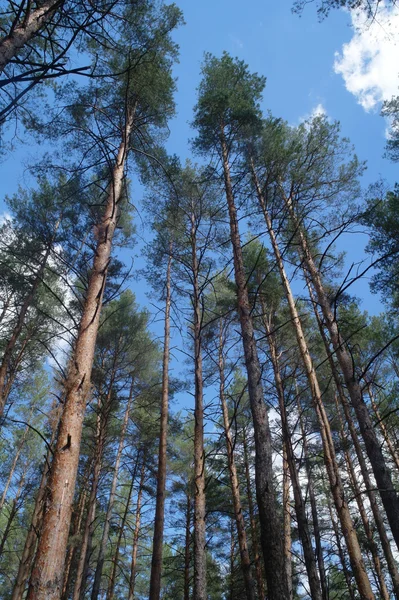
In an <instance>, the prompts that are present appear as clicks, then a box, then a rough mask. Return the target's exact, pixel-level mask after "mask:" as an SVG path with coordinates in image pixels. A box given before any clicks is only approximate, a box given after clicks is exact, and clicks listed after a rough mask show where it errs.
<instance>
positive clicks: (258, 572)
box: [243, 427, 265, 600]
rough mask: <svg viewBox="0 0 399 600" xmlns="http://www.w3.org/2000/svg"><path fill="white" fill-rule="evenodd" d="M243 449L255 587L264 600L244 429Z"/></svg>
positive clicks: (244, 430)
mask: <svg viewBox="0 0 399 600" xmlns="http://www.w3.org/2000/svg"><path fill="white" fill-rule="evenodd" d="M243 449H244V463H245V481H246V488H247V498H248V509H249V520H250V524H251V540H252V551H253V555H254V563H255V572H256V587H257V590H258V599H262V600H263V599H264V597H265V586H264V581H263V573H262V565H261V558H260V554H259V545H258V531H257V526H256V519H255V511H254V502H253V499H252V485H251V476H250V473H249V460H248V445H247V434H246V429H245V427H244V429H243Z"/></svg>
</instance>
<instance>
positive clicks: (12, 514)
mask: <svg viewBox="0 0 399 600" xmlns="http://www.w3.org/2000/svg"><path fill="white" fill-rule="evenodd" d="M27 472H28V465H25V468H24V470H23V472H22V475H21V478H20V480H19V484H18V489H17V493H16V494H15V498H13V500H12V503H11V510H10V512H9V515H8V519H7V525H6V526H5V529H4V532H3V535H2V538H1V540H0V556H1V555H2V554H3V551H4V546H5V543H6V541H7V538H8V535H9V533H10V529H11V525H12V522H13V521H14V519H15V517H16V514H17V512H18V500H19V498H20V496H21V493H22V489H23V486H24V483H25V477H26V473H27Z"/></svg>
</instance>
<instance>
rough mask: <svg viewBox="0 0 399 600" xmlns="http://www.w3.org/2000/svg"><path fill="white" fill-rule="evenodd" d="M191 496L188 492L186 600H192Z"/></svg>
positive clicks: (185, 553) (185, 557)
mask: <svg viewBox="0 0 399 600" xmlns="http://www.w3.org/2000/svg"><path fill="white" fill-rule="evenodd" d="M190 545H191V494H190V492H189V491H188V492H187V505H186V535H185V543H184V600H190V561H191V552H190Z"/></svg>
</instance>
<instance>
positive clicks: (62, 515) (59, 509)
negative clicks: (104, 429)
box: [27, 111, 134, 600]
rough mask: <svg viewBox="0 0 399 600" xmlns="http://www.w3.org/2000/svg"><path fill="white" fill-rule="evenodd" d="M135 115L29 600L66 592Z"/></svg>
mask: <svg viewBox="0 0 399 600" xmlns="http://www.w3.org/2000/svg"><path fill="white" fill-rule="evenodd" d="M133 116H134V113H133V111H129V114H128V116H127V122H126V126H125V128H124V133H123V139H122V142H121V145H120V147H119V151H118V156H117V159H116V164H115V166H114V169H113V178H112V183H111V185H110V188H109V194H108V200H107V205H106V209H105V213H104V216H103V218H102V220H101V223H100V224H99V226H98V241H97V246H96V253H95V257H94V261H93V268H92V272H91V275H90V280H89V285H88V289H87V295H86V300H85V304H84V308H83V314H82V318H81V322H80V327H79V332H78V336H77V340H76V345H75V351H74V356H73V360H72V361H71V366H70V370H69V373H68V376H67V380H66V383H65V388H66V391H67V393H66V398H65V402H64V407H63V414H62V417H61V423H60V429H59V434H58V440H57V445H56V449H55V452H54V458H53V463H52V467H51V473H50V478H49V496H48V502H47V506H46V513H45V517H44V524H43V530H42V535H41V537H40V542H39V547H38V552H37V555H36V560H35V564H34V567H33V571H32V575H31V580H30V584H29V591H28V596H27V600H58V599H59V597H60V594H61V590H62V577H63V567H64V561H65V554H66V548H67V543H68V535H69V527H70V521H71V511H72V502H73V496H74V491H75V483H76V475H77V470H78V461H79V452H80V442H81V437H82V426H83V419H84V415H85V409H86V401H87V396H88V394H89V391H90V377H91V371H92V366H93V357H94V348H95V343H96V338H97V332H98V326H99V320H100V314H101V306H102V298H103V293H104V287H105V283H106V278H107V271H108V265H109V262H110V258H111V248H112V238H113V235H114V231H115V227H116V224H117V221H118V202H119V199H120V196H121V191H122V182H123V176H124V168H125V163H126V156H127V152H128V143H129V137H130V132H131V129H132V126H133Z"/></svg>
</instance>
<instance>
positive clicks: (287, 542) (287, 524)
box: [283, 443, 294, 600]
mask: <svg viewBox="0 0 399 600" xmlns="http://www.w3.org/2000/svg"><path fill="white" fill-rule="evenodd" d="M283 514H284V558H285V572H286V575H287V581H288V591H289V595H290V600H292V599H293V597H294V595H293V589H292V556H291V547H292V540H291V506H290V474H289V466H288V461H287V444H285V443H284V444H283Z"/></svg>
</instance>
